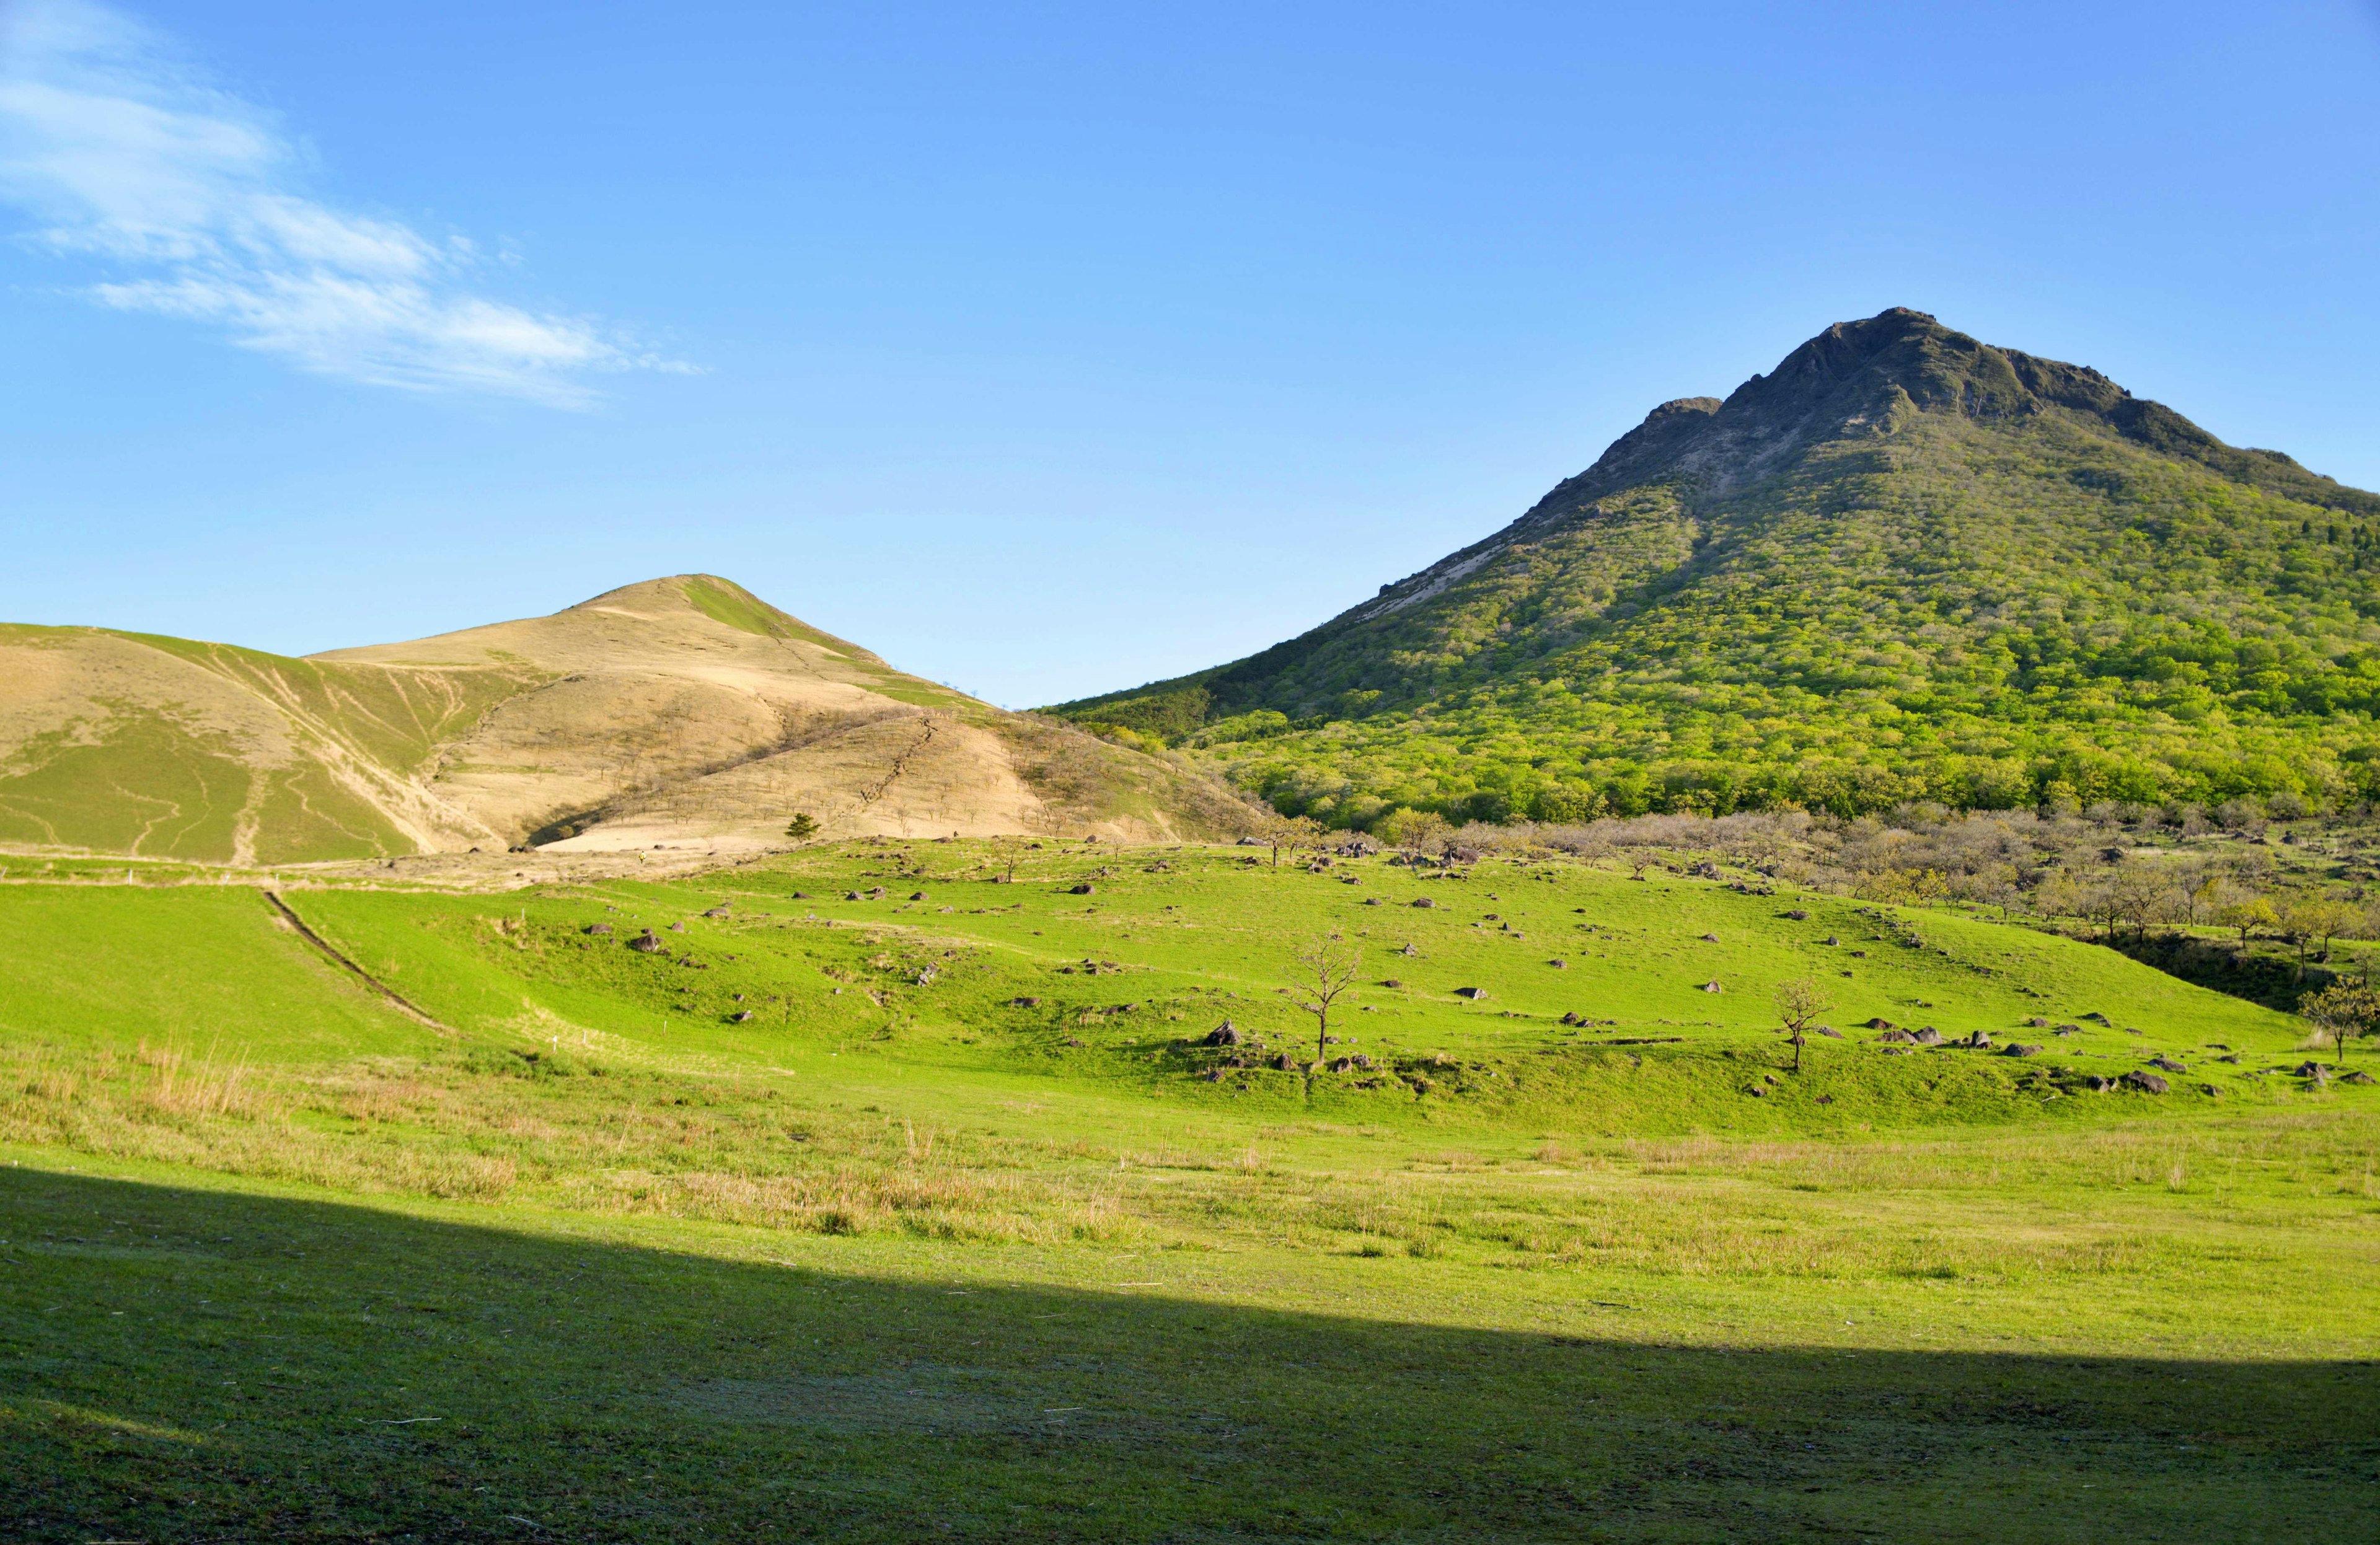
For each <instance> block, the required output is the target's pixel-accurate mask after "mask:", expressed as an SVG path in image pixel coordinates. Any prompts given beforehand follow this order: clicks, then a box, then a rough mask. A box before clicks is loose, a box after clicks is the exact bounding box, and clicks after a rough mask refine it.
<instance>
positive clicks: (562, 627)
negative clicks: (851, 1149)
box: [0, 575, 1244, 863]
mask: <svg viewBox="0 0 2380 1545" xmlns="http://www.w3.org/2000/svg"><path fill="white" fill-rule="evenodd" d="M795 813H802V814H807V815H809V816H811V817H812V819H813V820H814V821H817V822H819V823H820V831H821V832H822V833H825V834H830V835H841V836H849V835H866V834H870V833H883V834H899V835H910V834H919V835H949V834H951V833H953V832H959V833H968V834H977V835H980V834H990V833H1005V832H1047V833H1055V832H1058V831H1066V832H1070V833H1073V832H1084V831H1087V832H1095V833H1102V834H1108V835H1113V836H1132V837H1155V836H1172V835H1179V834H1184V833H1206V832H1209V831H1214V830H1220V829H1222V828H1226V827H1234V826H1235V823H1237V822H1239V821H1243V820H1244V814H1243V813H1242V812H1241V811H1240V810H1239V809H1238V807H1237V804H1236V801H1233V799H1231V798H1230V797H1228V796H1226V795H1223V794H1221V793H1220V791H1218V790H1214V789H1212V788H1211V787H1209V786H1208V785H1206V784H1205V782H1204V780H1202V779H1200V778H1199V777H1197V776H1196V775H1195V774H1192V773H1188V772H1184V770H1183V769H1181V768H1179V767H1176V766H1172V765H1169V764H1167V763H1164V762H1160V761H1155V760H1151V759H1148V758H1145V757H1139V756H1136V755H1135V754H1133V753H1131V752H1130V751H1128V750H1123V749H1120V748H1115V747H1111V746H1107V745H1102V744H1100V743H1099V742H1097V741H1095V740H1092V739H1090V738H1089V737H1087V736H1083V735H1081V734H1079V733H1078V732H1075V731H1072V730H1070V729H1068V728H1066V727H1064V726H1061V725H1056V724H1049V723H1046V722H1042V721H1037V720H1034V719H1031V718H1029V717H1026V716H1020V715H1016V714H1011V713H1007V712H1003V711H1002V710H1000V709H997V708H995V707H993V706H992V705H990V704H989V703H984V702H980V701H978V700H975V699H973V698H969V697H966V696H965V695H964V694H962V693H958V692H955V691H953V690H951V689H950V688H947V687H941V686H939V685H937V684H935V683H933V682H929V681H927V680H925V679H923V678H922V677H918V676H914V675H908V674H907V673H905V672H902V671H899V670H896V669H894V668H893V667H892V666H891V665H889V664H888V663H885V661H884V660H883V659H882V658H881V657H880V656H879V655H877V654H875V653H874V652H873V651H868V650H866V649H864V648H862V647H861V646H859V645H857V644H855V643H852V642H850V641H849V640H847V639H838V638H836V637H834V636H833V635H832V634H828V633H825V632H823V631H821V630H820V629H818V628H814V627H810V626H809V625H808V624H807V623H804V622H802V621H801V620H800V619H799V618H797V617H795V616H794V615H792V614H789V613H786V612H783V611H781V610H780V609H778V608H776V607H774V606H771V605H770V604H769V603H768V602H763V601H761V600H760V599H759V597H757V596H754V595H753V594H752V593H751V592H749V591H748V590H744V589H743V588H742V587H741V586H738V585H735V583H734V582H733V581H730V580H726V579H722V578H718V577H717V576H712V575H676V576H671V577H668V578H662V579H653V580H645V581H640V582H638V583H637V584H633V585H627V586H623V587H620V588H619V589H616V590H609V591H606V592H605V593H604V594H602V595H600V596H596V597H593V598H590V599H589V600H588V601H586V602H580V603H578V604H577V605H575V606H571V607H566V608H565V609H563V610H562V611H560V612H556V613H553V614H549V615H546V616H542V617H528V618H520V619H516V620H514V621H510V622H503V623H494V624H489V625H486V626H483V627H474V628H466V629H462V630H460V631H457V632H453V633H446V634H440V635H435V636H432V637H431V638H426V639H413V640H410V641H407V642H404V643H397V644H381V645H365V646H360V647H358V648H352V649H342V650H332V651H324V652H322V653H319V654H315V655H311V656H308V657H305V658H303V659H297V658H291V657H285V656H278V655H273V654H268V653H265V652H263V651H254V650H246V649H241V648H239V647H237V646H235V645H228V644H216V643H206V642H201V641H197V640H190V639H174V638H169V637H166V636H163V635H153V634H140V633H133V632H128V631H122V630H115V629H106V628H73V627H65V628H60V627H22V626H0V844H8V845H16V846H19V847H30V848H34V849H41V850H59V851H91V852H113V853H127V854H135V855H141V856H149V857H169V858H191V859H199V860H205V861H215V862H228V863H290V862H305V861H315V860H351V859H355V858H378V857H389V856H397V855H404V854H423V853H441V852H463V851H467V850H471V851H502V850H504V849H507V848H517V847H521V846H525V845H536V846H539V847H543V848H551V849H554V850H557V851H559V852H562V853H565V854H570V853H591V852H602V851H621V850H625V849H630V848H635V849H650V848H652V847H656V846H664V847H683V846H689V845H702V846H704V847H705V848H706V849H717V850H720V851H746V850H751V849H756V848H765V847H770V846H774V845H783V842H784V841H785V829H786V827H787V825H788V823H789V821H790V820H791V818H792V817H793V816H794V815H795Z"/></svg>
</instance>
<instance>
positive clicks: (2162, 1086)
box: [2124, 1067, 2171, 1094]
mask: <svg viewBox="0 0 2380 1545" xmlns="http://www.w3.org/2000/svg"><path fill="white" fill-rule="evenodd" d="M2124 1082H2125V1083H2126V1084H2128V1085H2130V1086H2131V1088H2133V1089H2138V1090H2140V1091H2141V1092H2142V1093H2143V1094H2163V1093H2165V1091H2166V1090H2167V1089H2169V1088H2170V1087H2171V1086H2170V1085H2168V1083H2167V1082H2166V1081H2165V1080H2164V1079H2163V1078H2160V1077H2157V1076H2156V1075H2155V1074H2154V1073H2143V1072H2142V1071H2141V1070H2140V1069H2139V1068H2137V1067H2136V1068H2134V1069H2132V1070H2131V1072H2130V1073H2127V1074H2125V1075H2124Z"/></svg>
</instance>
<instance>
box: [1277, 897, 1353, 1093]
mask: <svg viewBox="0 0 2380 1545" xmlns="http://www.w3.org/2000/svg"><path fill="white" fill-rule="evenodd" d="M1363 969H1364V950H1363V946H1361V945H1359V944H1355V943H1350V942H1349V941H1348V940H1347V939H1346V938H1345V937H1343V936H1342V935H1341V934H1340V933H1339V932H1338V931H1336V930H1335V929H1334V930H1333V931H1330V932H1329V933H1326V934H1323V935H1321V936H1319V937H1318V938H1317V939H1316V940H1315V941H1314V942H1313V943H1311V944H1309V945H1307V946H1306V947H1305V949H1303V950H1300V951H1299V952H1298V953H1297V954H1296V955H1293V956H1291V957H1290V972H1289V979H1290V989H1289V1001H1290V1002H1291V1003H1293V1004H1296V1005H1297V1006H1298V1007H1300V1008H1302V1009H1304V1010H1305V1012H1306V1013H1308V1014H1310V1015H1312V1016H1314V1060H1315V1061H1317V1062H1320V1061H1322V1060H1323V1057H1324V1055H1325V1054H1326V1053H1327V1052H1328V1049H1329V1047H1330V1005H1331V1004H1335V1003H1337V1002H1338V1001H1339V999H1340V997H1341V995H1342V994H1343V993H1345V992H1346V991H1347V990H1348V989H1349V988H1351V987H1354V985H1355V978H1356V976H1357V974H1358V973H1360V972H1361V971H1362V970H1363Z"/></svg>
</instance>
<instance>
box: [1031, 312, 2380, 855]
mask: <svg viewBox="0 0 2380 1545" xmlns="http://www.w3.org/2000/svg"><path fill="white" fill-rule="evenodd" d="M2375 566H2380V496H2375V495H2374V494H2370V493H2362V492H2360V491H2357V490H2353V489H2349V488H2344V487H2341V486H2340V485H2339V484H2338V483H2336V482H2334V481H2330V480H2328V479H2325V478H2321V477H2318V476H2315V475H2314V474H2313V473H2310V472H2308V471H2306V470H2305V469H2303V468H2300V467H2298V466H2297V465H2296V464H2295V463H2294V462H2292V461H2290V460H2289V458H2288V457H2287V456H2282V455H2280V454H2278V453H2277V452H2269V451H2256V450H2240V449H2236V448H2234V447H2231V446H2228V445H2226V444H2222V443H2221V442H2219V441H2217V440H2216V439H2215V438H2214V437H2213V436H2211V435H2208V434H2206V433H2205V432H2204V431H2201V430H2199V429H2198V428H2197V427H2196V426H2194V425H2192V424H2191V423H2189V422H2188V421H2187V420H2183V419H2181V418H2180V416H2179V415H2177V414H2175V413H2173V412H2172V411H2171V410H2169V409H2168V408H2163V407H2161V406H2159V405H2157V404H2155V403H2151V402H2146V401H2143V400H2141V399H2138V398H2134V397H2132V396H2131V395H2129V394H2127V393H2125V392H2124V391H2123V390H2122V389H2121V388H2120V387H2119V386H2117V385H2115V384H2114V383H2111V382H2109V381H2107V379H2106V378H2105V377H2103V376H2101V375H2099V374H2098V373H2097V372H2095V371H2088V370H2083V369H2079V368H2077V367H2074V366H2070V365H2063V364H2059V363H2057V362H2055V361H2051V360H2045V359H2034V358H2033V357H2031V356H2028V355H2024V354H2021V353H2017V352H2015V351H2013V350H2007V349H2001V348H1996V347H1991V346H1988V345H1985V344H1982V343H1979V342H1977V341H1976V340H1975V339H1973V338H1970V337H1967V336H1965V335H1961V334H1959V333H1955V332H1952V331H1951V330H1949V329H1948V328H1946V327H1943V326H1942V325H1940V324H1939V323H1938V322H1935V321H1934V320H1933V319H1932V318H1930V317H1926V316H1924V315H1922V314H1920V313H1917V312H1913V311H1906V310H1894V311H1888V312H1886V313H1884V314H1883V315H1881V316H1877V317H1875V318H1872V319H1870V320H1868V321H1866V322H1854V323H1846V324H1842V325H1839V326H1836V327H1833V328H1830V329H1828V331H1827V332H1826V333H1825V334H1823V335H1820V336H1818V337H1816V338H1814V339H1812V340H1811V341H1810V342H1809V343H1808V344H1805V345H1803V347H1801V348H1799V349H1797V350H1795V351H1794V352H1793V353H1792V354H1791V356H1789V357H1788V358H1787V359H1785V360H1784V361H1783V362H1782V363H1781V364H1780V365H1779V367H1778V368H1777V370H1776V371H1774V372H1772V373H1771V374H1769V375H1767V376H1757V377H1755V378H1754V379H1753V380H1751V381H1750V382H1747V383H1744V384H1743V386H1741V387H1739V388H1738V389H1737V390H1736V391H1735V392H1734V393H1733V394H1732V395H1730V396H1729V397H1728V398H1727V399H1726V400H1725V401H1723V402H1722V401H1720V400H1719V399H1718V398H1712V397H1696V398H1685V399H1681V400H1680V401H1677V402H1672V403H1669V404H1666V405H1664V406H1663V407H1661V408H1658V409H1656V410H1655V411H1654V412H1653V414H1652V415H1651V416H1650V417H1648V418H1647V419H1646V420H1645V423H1644V424H1643V425H1642V426H1641V427H1639V428H1638V429H1636V430H1634V431H1633V432H1630V433H1629V434H1627V435H1625V436H1623V437H1622V438H1621V440H1619V441H1618V442H1616V443H1615V444H1613V445H1612V446H1611V447H1610V449H1609V451H1607V452H1606V453H1605V454H1604V456H1603V457H1602V458H1601V459H1600V460H1598V461H1597V463H1596V465H1595V466H1594V467H1593V468H1589V469H1588V470H1587V471H1585V472H1584V473H1581V474H1580V475H1579V476H1577V477H1575V478H1573V479H1570V480H1568V481H1565V482H1563V483H1562V484H1560V486H1559V487H1557V488H1556V489H1554V490H1553V492H1552V493H1548V495H1547V496H1546V497H1545V499H1544V500H1542V501H1541V502H1540V503H1539V504H1538V505H1536V507H1535V508H1533V509H1532V510H1530V511H1529V512H1528V513H1527V514H1526V515H1524V516H1523V517H1521V518H1520V519H1519V520H1517V521H1515V522H1514V523H1513V524H1512V525H1511V526H1509V527H1507V528H1506V529H1503V530H1501V531H1500V532H1498V533H1496V534H1495V535H1494V536H1492V537H1489V538H1488V539H1487V540H1485V541H1480V542H1478V543H1475V544H1474V545H1473V546H1471V547H1468V548H1465V549H1463V551H1461V552H1459V553H1456V554H1451V556H1449V557H1448V558H1446V559H1445V560H1443V561H1442V562H1440V563H1439V564H1436V565H1433V566H1431V567H1429V568H1427V569H1426V570H1424V571H1422V572H1421V573H1419V574H1417V575H1415V576H1413V577H1411V578H1406V579H1403V580H1402V581H1399V582H1397V583H1394V584H1390V585H1384V586H1382V587H1381V590H1380V594H1379V596H1378V598H1376V599H1375V600H1373V601H1370V602H1366V603H1365V604H1363V605H1361V606H1358V607H1355V608H1354V609H1353V610H1351V611H1349V612H1347V613H1346V614H1343V615H1342V616H1339V617H1337V618H1334V619H1332V620H1331V621H1330V622H1328V623H1325V624H1324V625H1322V626H1321V627H1318V628H1316V629H1314V630H1313V631H1312V632H1310V633H1306V634H1305V635H1303V636H1301V637H1299V638H1296V639H1291V640H1289V641H1288V642H1285V643H1282V644H1280V645H1278V646H1276V647H1274V648H1272V649H1269V650H1267V651H1263V652H1262V653H1259V654H1257V655H1253V656H1251V657H1249V658H1248V659H1245V660H1243V661H1239V662H1236V663H1232V664H1228V665H1223V666H1219V667H1217V668H1215V669H1213V670H1209V671H1205V672H1200V673H1197V674H1196V675H1190V676H1185V677H1183V678H1180V679H1178V680H1174V681H1168V682H1160V683H1155V684H1152V685H1150V686H1148V687H1142V688H1138V689H1135V690H1134V691H1130V692H1118V693H1112V694H1109V695H1107V696H1104V697H1099V698H1092V699H1087V700H1082V701H1079V702H1075V703H1069V704H1066V705H1063V706H1062V707H1061V708H1058V709H1055V710H1052V711H1051V712H1055V713H1059V714H1062V715H1064V716H1066V717H1068V718H1071V719H1073V720H1075V721H1076V722H1077V723H1081V724H1087V725H1091V726H1093V727H1096V728H1098V729H1099V730H1100V731H1101V733H1103V734H1105V735H1107V736H1109V737H1110V738H1111V739H1116V740H1119V741H1122V742H1125V743H1130V744H1152V743H1154V744H1165V745H1177V746H1185V747H1189V748H1196V749H1200V750H1202V751H1203V752H1204V754H1205V755H1207V756H1208V757H1209V758H1211V759H1213V760H1215V761H1216V762H1218V763H1219V764H1220V765H1221V766H1223V767H1225V768H1227V769H1228V770H1229V772H1230V774H1231V776H1232V777H1233V779H1234V780H1235V781H1237V782H1238V783H1239V784H1241V785H1243V786H1245V787H1246V788H1248V789H1250V790H1252V791H1255V792H1257V793H1260V794H1262V795H1263V796H1265V797H1268V798H1269V799H1270V800H1271V801H1272V802H1273V803H1274V804H1275V805H1277V806H1278V807H1280V808H1281V809H1283V810H1284V811H1291V812H1302V813H1308V814H1312V815H1315V816H1317V817H1318V818H1320V819H1323V820H1325V821H1330V822H1331V823H1333V824H1336V825H1342V826H1347V825H1354V826H1369V825H1373V824H1376V823H1378V821H1380V820H1381V819H1382V818H1383V817H1384V816H1385V815H1387V814H1388V813H1389V812H1390V811H1391V810H1393V809H1396V808H1398V807H1404V808H1408V809H1420V810H1432V811H1438V812H1441V813H1443V814H1446V815H1448V816H1450V817H1451V818H1453V819H1455V820H1457V821H1461V820H1463V819H1465V818H1471V819H1482V820H1489V821H1502V820H1511V819H1515V818H1535V819H1539V820H1550V821H1577V820H1584V819H1589V818H1592V817H1595V816H1597V815H1605V814H1614V815H1633V814H1638V813H1642V812H1645V811H1647V810H1656V811H1699V812H1704V813H1720V814H1724V813H1727V812H1728V811H1730V810H1734V809H1774V808H1779V807H1782V806H1797V807H1802V808H1807V809H1828V810H1832V811H1835V812H1836V813H1838V814H1843V815H1851V814H1856V813H1858V812H1861V811H1864V810H1876V809H1888V808H1890V807H1892V806H1894V805H1896V804H1898V803H1900V802H1901V801H1904V800H1911V799H1931V800H1935V801H1937V802H1940V803H1943V804H1946V805H1949V806H1952V807H1960V808H1985V809H2008V808H2016V807H2031V806H2034V805H2048V804H2056V803H2058V802H2060V801H2064V800H2072V801H2076V802H2079V803H2082V804H2084V805H2088V804H2091V803H2094V802H2095V801H2099V800H2103V799H2105V800H2124V801H2133V802H2140V803H2147V804H2155V803H2160V802H2189V803H2196V804H2202V805H2214V804H2217V803H2220V802H2222V801H2224V800H2226V799H2229V798H2232V797H2238V796H2241V795H2250V796H2269V795H2273V794H2276V793H2279V792H2284V791H2286V792H2288V793H2289V794H2291V795H2293V796H2297V797H2310V798H2312V799H2313V800H2316V801H2319V802H2336V801H2338V800H2342V799H2347V800H2352V799H2355V798H2360V797H2370V796H2371V795H2373V794H2374V792H2375V791H2380V782H2375V779H2380V771H2375V765H2376V764H2375V760H2374V759H2375V756H2376V755H2380V732H2376V731H2375V730H2374V724H2373V713H2374V709H2375V707H2380V621H2375V619H2376V618H2380V592H2375V590H2374V572H2375Z"/></svg>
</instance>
